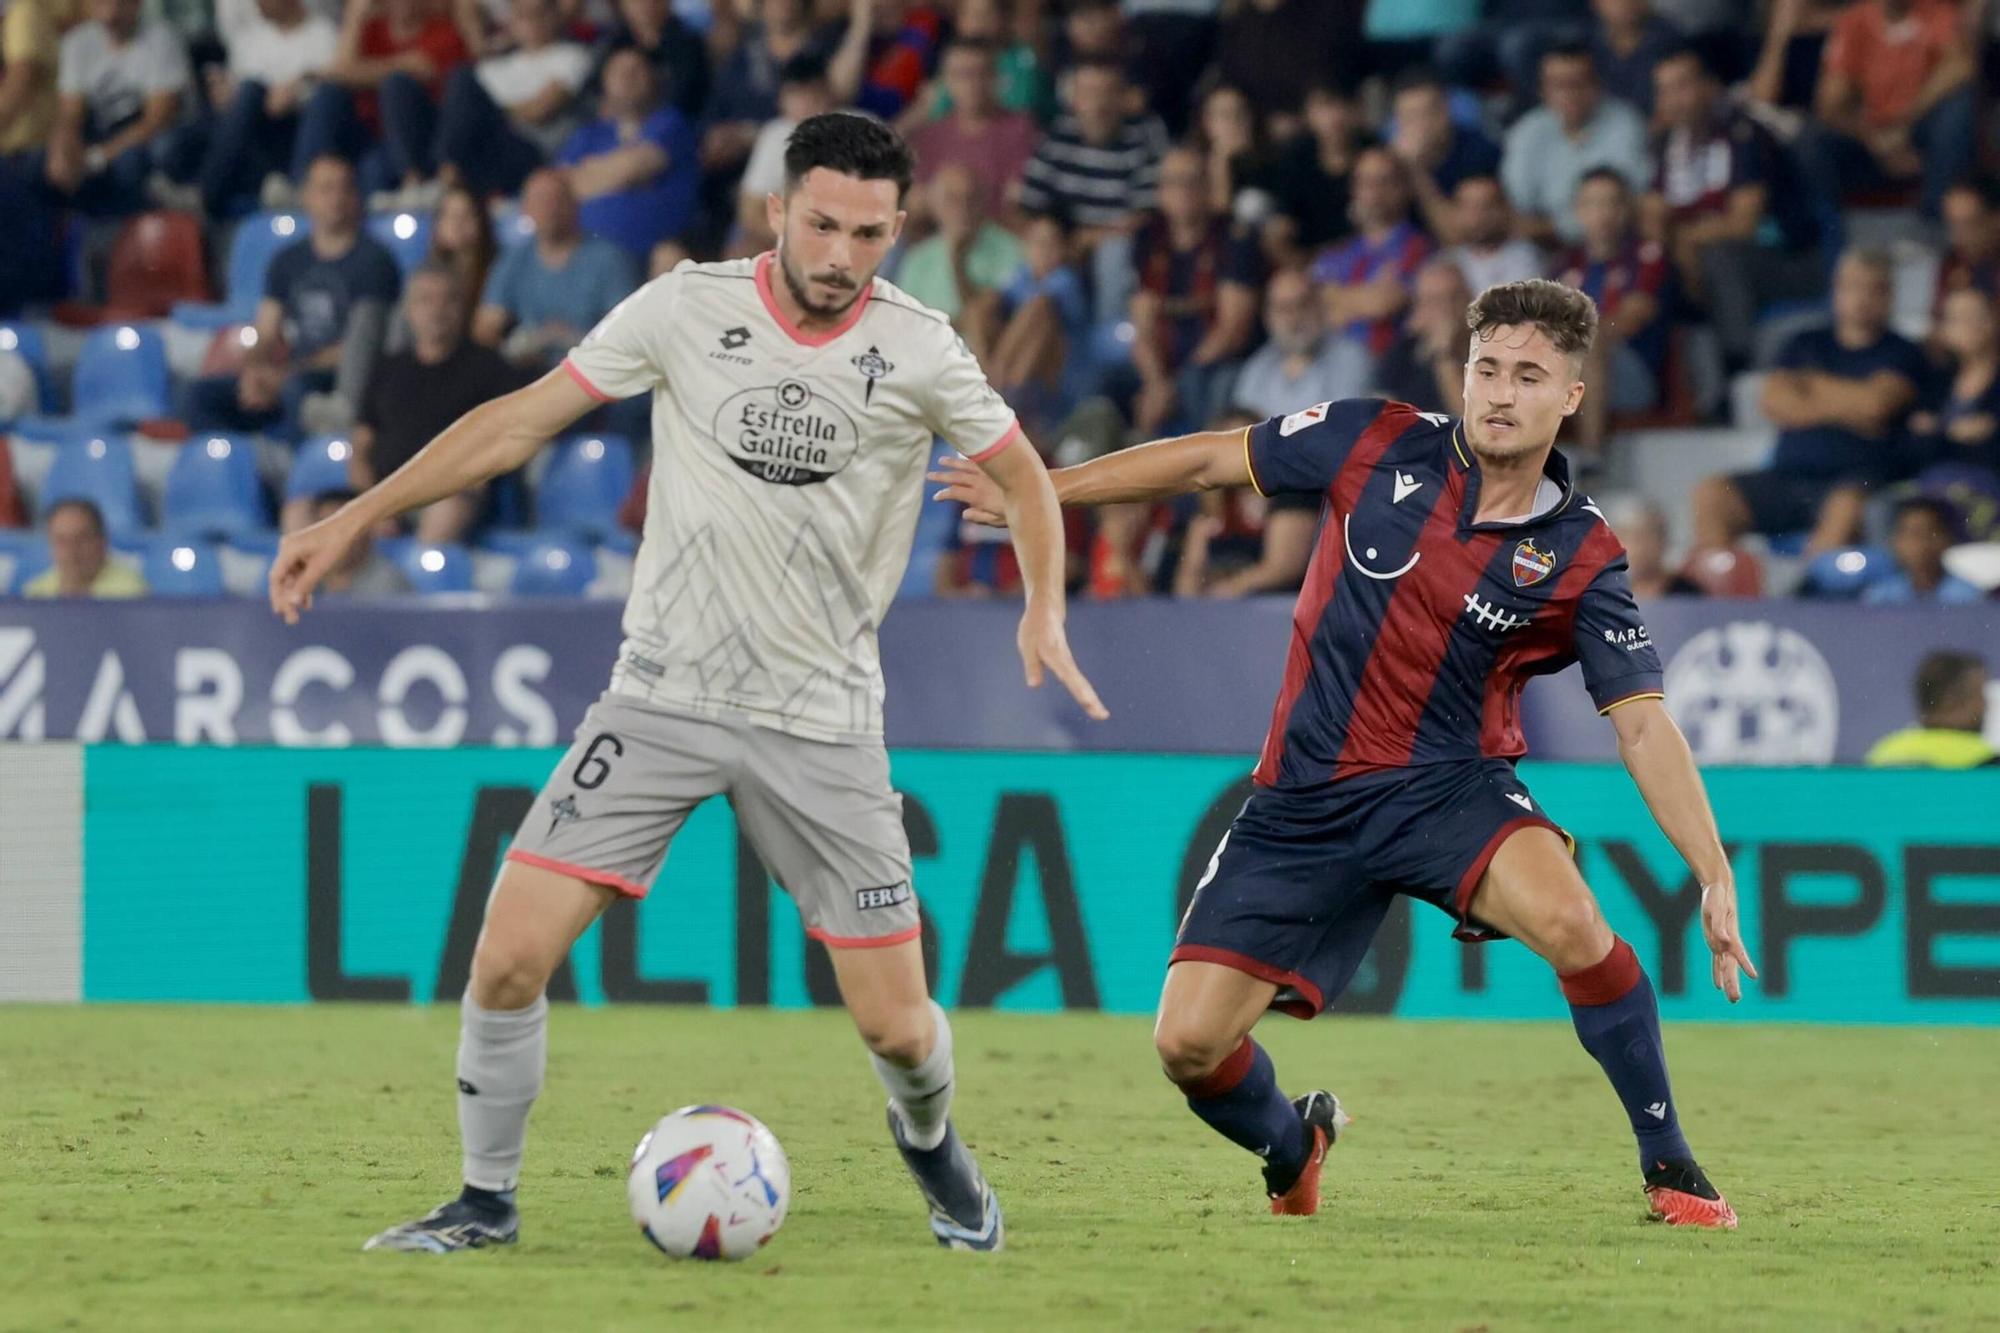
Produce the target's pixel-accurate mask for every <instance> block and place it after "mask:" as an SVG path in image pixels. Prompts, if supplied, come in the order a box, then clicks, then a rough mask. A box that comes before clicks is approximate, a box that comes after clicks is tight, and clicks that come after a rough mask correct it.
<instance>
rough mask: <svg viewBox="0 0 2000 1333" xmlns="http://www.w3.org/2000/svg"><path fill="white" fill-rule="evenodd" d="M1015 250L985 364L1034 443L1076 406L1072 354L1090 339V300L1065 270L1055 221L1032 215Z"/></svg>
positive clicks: (1065, 247) (1061, 229)
mask: <svg viewBox="0 0 2000 1333" xmlns="http://www.w3.org/2000/svg"><path fill="white" fill-rule="evenodd" d="M1021 249H1022V261H1021V265H1020V267H1019V268H1017V269H1015V270H1014V273H1013V275H1012V276H1011V277H1010V278H1009V279H1008V281H1007V286H1006V288H1005V290H1004V291H1002V293H1001V297H1000V302H1001V306H1000V308H1001V318H1002V323H1001V327H1000V333H999V336H998V337H997V338H996V339H995V342H994V346H993V351H992V353H991V355H989V356H988V357H987V359H986V362H985V365H986V374H987V378H988V379H989V380H991V381H992V384H993V387H994V388H996V389H998V390H999V391H1000V393H1001V396H1002V397H1004V398H1006V399H1007V401H1008V402H1009V403H1011V404H1013V406H1014V409H1015V410H1016V411H1018V412H1019V413H1020V414H1021V416H1022V419H1023V422H1024V424H1026V425H1027V426H1028V428H1029V434H1030V436H1031V437H1033V436H1035V435H1036V434H1037V433H1038V430H1039V427H1040V426H1042V425H1044V424H1048V423H1052V422H1054V421H1056V420H1058V419H1060V418H1061V417H1062V416H1063V415H1064V414H1065V413H1066V412H1068V410H1069V409H1070V407H1071V406H1073V405H1074V404H1073V397H1074V395H1073V394H1072V393H1071V392H1070V390H1072V389H1074V388H1075V387H1076V386H1077V383H1078V381H1079V380H1080V379H1081V374H1080V371H1081V369H1082V367H1081V357H1079V356H1073V355H1072V353H1073V352H1075V351H1078V350H1080V349H1081V348H1082V346H1083V344H1084V340H1085V339H1087V338H1088V337H1089V336H1090V295H1089V293H1088V292H1087V291H1086V290H1085V288H1084V284H1083V279H1082V278H1080V277H1078V276H1077V272H1076V270H1075V269H1074V268H1072V267H1071V266H1070V264H1069V228H1068V227H1067V226H1065V225H1064V223H1063V220H1062V219H1061V218H1060V217H1058V216H1056V215H1055V214H1053V213H1035V214H1031V215H1030V216H1029V218H1028V221H1027V225H1026V226H1025V227H1023V228H1022V232H1021Z"/></svg>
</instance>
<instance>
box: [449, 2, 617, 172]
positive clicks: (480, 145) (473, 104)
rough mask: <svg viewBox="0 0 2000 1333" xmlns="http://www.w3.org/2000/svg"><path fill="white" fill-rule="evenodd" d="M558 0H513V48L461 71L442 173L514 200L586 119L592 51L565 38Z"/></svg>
mask: <svg viewBox="0 0 2000 1333" xmlns="http://www.w3.org/2000/svg"><path fill="white" fill-rule="evenodd" d="M561 22H562V20H561V16H560V14H559V13H558V11H557V9H556V6H555V0H512V5H511V8H510V10H509V15H508V22H507V30H508V33H509V35H510V36H512V38H513V39H514V46H513V49H512V50H510V51H508V52H507V53H506V54H504V55H493V56H487V57H486V58H485V59H483V60H481V61H480V62H479V63H478V64H477V65H473V66H469V67H466V66H461V67H460V68H459V69H457V70H456V71H454V72H453V73H452V76H451V78H450V79H449V80H448V81H447V82H446V84H445V91H444V105H443V107H441V108H440V109H439V111H438V118H437V161H438V172H439V174H440V175H441V176H442V177H443V178H444V179H445V181H446V183H447V184H451V183H456V182H458V181H464V182H465V183H467V184H469V185H471V186H472V187H473V188H474V189H475V190H478V191H480V192H481V193H482V194H513V193H515V192H516V191H518V190H519V189H520V188H521V184H522V182H523V181H525V180H526V179H527V178H528V173H530V172H532V171H533V170H535V168H536V167H539V166H540V165H542V163H544V162H546V161H548V160H549V158H550V156H551V155H552V154H554V153H555V151H556V150H557V149H558V148H560V147H561V146H562V142H563V140H564V139H566V138H568V137H569V134H570V132H571V131H572V130H574V129H575V128H576V126H577V124H578V122H579V120H580V116H579V114H578V111H577V104H576V99H577V94H578V93H579V92H581V91H582V90H583V85H584V83H585V82H586V81H587V80H588V79H589V77H590V52H589V51H588V50H586V49H585V48H584V47H582V46H581V45H579V44H578V43H576V42H572V41H568V40H566V39H565V38H564V37H563V36H562V27H561Z"/></svg>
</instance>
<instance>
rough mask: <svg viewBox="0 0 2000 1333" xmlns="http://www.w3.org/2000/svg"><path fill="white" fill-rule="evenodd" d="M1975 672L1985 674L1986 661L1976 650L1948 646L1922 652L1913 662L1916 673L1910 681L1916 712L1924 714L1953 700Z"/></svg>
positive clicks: (1936, 709) (1929, 713)
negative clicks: (1916, 661)
mask: <svg viewBox="0 0 2000 1333" xmlns="http://www.w3.org/2000/svg"><path fill="white" fill-rule="evenodd" d="M1975 672H1976V673H1978V674H1979V675H1981V676H1983V675H1985V674H1986V662H1985V660H1984V659H1982V658H1980V657H1979V656H1977V655H1976V654H1973V653H1961V652H1956V651H1954V650H1952V649H1949V648H1944V649H1939V650H1938V651H1937V652H1934V653H1926V654H1925V655H1924V660H1923V661H1921V662H1919V663H1917V677H1916V679H1915V680H1914V681H1912V682H1911V684H1912V687H1913V692H1914V693H1915V695H1916V699H1917V716H1918V717H1920V718H1926V717H1929V716H1930V715H1931V714H1933V713H1935V712H1937V711H1938V710H1939V709H1942V708H1949V707H1950V706H1951V705H1952V704H1954V703H1957V702H1958V697H1957V696H1958V694H1959V692H1960V691H1961V690H1963V689H1964V688H1965V686H1966V685H1967V684H1968V683H1969V682H1970V681H1971V679H1972V677H1973V674H1974V673H1975Z"/></svg>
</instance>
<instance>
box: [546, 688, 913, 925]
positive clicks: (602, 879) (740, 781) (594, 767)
mask: <svg viewBox="0 0 2000 1333" xmlns="http://www.w3.org/2000/svg"><path fill="white" fill-rule="evenodd" d="M717 795H723V796H727V797H728V798H729V804H730V805H731V806H732V807H733V808H734V809H735V811H736V820H737V824H738V827H740V828H741V830H742V832H743V834H744V836H745V837H746V838H748V839H749V842H750V845H751V846H752V847H754V848H755V849H756V851H757V855H758V857H759V858H761V859H762V860H763V862H764V865H765V866H766V868H768V869H769V870H770V871H771V873H772V875H773V876H774V877H775V878H776V879H777V881H778V883H779V884H780V885H781V886H782V887H783V888H784V890H785V892H787V893H788V894H790V895H791V897H792V901H793V903H794V904H796V905H797V907H798V909H799V916H800V917H801V918H802V919H803V920H804V922H805V926H806V933H807V934H808V935H810V936H812V937H813V938H814V939H817V940H820V941H822V942H824V943H826V944H828V945H832V946H835V947H841V946H846V947H868V946H876V945H887V944H898V943H901V942H902V941H904V940H910V939H915V938H916V937H917V931H918V924H917V899H916V894H915V892H914V890H913V888H912V886H911V883H910V844H909V840H908V838H906V837H905V836H904V833H903V799H902V797H900V796H898V795H897V794H896V793H895V791H894V790H893V789H892V788H891V787H890V786H889V755H888V752H887V751H886V750H884V749H883V748H882V746H881V745H880V744H855V745H842V744H833V743H829V742H825V741H813V740H806V739H803V738H801V737H798V736H791V735H787V734H785V733H784V732H780V731H773V730H771V729H770V728H768V727H757V726H752V725H750V724H749V723H748V722H738V721H724V720H718V719H712V718H704V717H696V716H693V715H690V714H685V713H674V712H667V711H665V710H663V709H660V708H656V707H652V706H650V705H647V704H645V703H642V702H640V701H638V700H634V699H630V698H627V697H625V696H623V695H617V694H608V693H607V694H605V695H603V696H601V697H600V698H599V699H598V700H597V702H596V703H594V704H592V705H591V706H590V710H589V711H588V712H587V713H585V714H584V717H583V722H582V724H581V725H580V726H579V727H578V728H577V732H576V743H575V744H574V745H572V746H570V749H569V753H568V754H565V755H564V756H563V758H562V762H561V763H560V764H559V765H558V766H557V767H556V771H555V773H554V774H553V775H552V776H551V777H550V778H549V781H548V784H547V785H546V786H544V787H543V788H542V792H541V795H540V796H538V797H536V798H535V804H534V805H533V807H531V808H530V809H529V811H528V814H527V817H526V818H525V819H523V820H522V821H521V827H520V829H519V830H518V831H517V832H516V833H515V835H514V842H513V846H512V847H511V848H510V849H509V850H508V852H507V859H508V860H510V861H519V862H522V863H523V864H526V865H531V866H540V867H542V868H543V869H547V870H555V871H559V872H561V873H563V874H567V875H574V876H576V877H577V878H578V879H581V880H583V881H585V882H586V883H590V884H601V885H604V886H606V887H608V888H612V889H616V890H617V891H618V892H620V893H623V894H626V895H628V896H630V897H634V898H642V897H644V896H645V894H646V890H647V889H648V888H649V887H650V886H651V884H652V882H653V877H654V875H655V874H657V873H658V871H659V869H660V863H661V861H662V860H664V859H665V857H666V854H667V844H668V843H670V842H672V841H673V837H674V834H676V833H678V832H679V831H680V827H681V825H682V824H683V823H685V822H686V821H687V817H688V814H689V813H690V812H691V811H693V809H694V808H695V807H696V806H698V805H700V804H701V803H702V802H703V801H705V800H707V799H708V798H709V797H711V796H717Z"/></svg>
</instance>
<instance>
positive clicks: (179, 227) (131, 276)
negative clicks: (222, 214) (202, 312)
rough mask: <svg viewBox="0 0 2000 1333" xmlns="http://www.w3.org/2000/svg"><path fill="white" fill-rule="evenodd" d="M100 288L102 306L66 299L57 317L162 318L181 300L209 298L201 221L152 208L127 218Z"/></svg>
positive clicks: (67, 320) (71, 320)
mask: <svg viewBox="0 0 2000 1333" xmlns="http://www.w3.org/2000/svg"><path fill="white" fill-rule="evenodd" d="M105 287H106V293H105V303H104V304H103V305H101V306H93V305H84V304H80V303H73V302H72V303H65V304H63V305H60V306H57V307H56V311H55V317H56V319H57V320H59V321H61V322H62V323H64V324H70V325H78V326H88V325H93V324H103V323H106V322H109V321H112V320H134V319H164V318H166V317H167V315H169V314H170V313H172V311H173V309H174V307H175V306H176V305H178V304H179V303H181V302H183V301H192V302H202V301H206V300H208V299H209V290H208V258H207V256H206V255H205V254H203V252H202V241H201V220H200V219H199V218H197V217H195V216H194V215H193V214H192V213H179V212H173V211H169V210H156V211H154V212H151V213H141V214H140V215H139V216H138V217H135V218H132V219H130V220H129V221H127V222H126V223H125V225H124V226H123V227H121V228H119V230H118V238H117V239H116V240H115V241H113V242H112V244H111V257H110V261H109V264H108V271H107V273H106V281H105Z"/></svg>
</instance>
